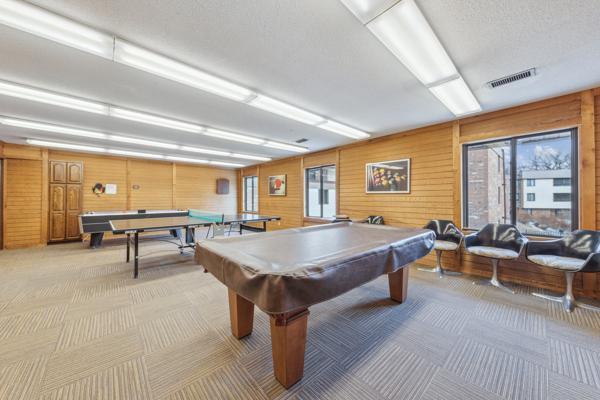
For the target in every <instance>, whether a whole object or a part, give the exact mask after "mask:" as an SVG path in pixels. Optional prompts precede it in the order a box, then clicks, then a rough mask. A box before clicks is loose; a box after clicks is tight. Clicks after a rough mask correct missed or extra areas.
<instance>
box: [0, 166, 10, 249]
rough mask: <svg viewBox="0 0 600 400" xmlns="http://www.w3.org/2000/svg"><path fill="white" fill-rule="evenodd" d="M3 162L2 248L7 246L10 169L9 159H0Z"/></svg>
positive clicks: (0, 181) (0, 180) (1, 181)
mask: <svg viewBox="0 0 600 400" xmlns="http://www.w3.org/2000/svg"><path fill="white" fill-rule="evenodd" d="M0 162H2V177H1V178H2V179H0V183H1V184H2V249H5V248H6V211H7V205H8V204H7V196H6V191H7V190H6V189H7V188H6V171H7V169H8V160H7V159H6V158H4V159H2V160H0Z"/></svg>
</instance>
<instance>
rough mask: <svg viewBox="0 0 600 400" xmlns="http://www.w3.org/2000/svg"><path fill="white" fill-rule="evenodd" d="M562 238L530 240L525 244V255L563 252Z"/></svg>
mask: <svg viewBox="0 0 600 400" xmlns="http://www.w3.org/2000/svg"><path fill="white" fill-rule="evenodd" d="M563 243H564V242H563V240H562V239H557V240H532V241H530V242H529V243H528V244H527V250H526V256H527V257H529V256H535V255H540V254H556V255H560V254H562V253H563Z"/></svg>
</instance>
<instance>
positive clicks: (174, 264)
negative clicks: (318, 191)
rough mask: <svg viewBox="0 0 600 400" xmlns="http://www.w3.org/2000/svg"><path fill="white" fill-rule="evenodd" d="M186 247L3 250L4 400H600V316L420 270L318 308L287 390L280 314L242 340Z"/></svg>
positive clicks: (0, 382) (0, 391)
mask: <svg viewBox="0 0 600 400" xmlns="http://www.w3.org/2000/svg"><path fill="white" fill-rule="evenodd" d="M142 246H143V247H142V248H143V253H146V254H147V253H148V251H149V250H165V249H166V250H171V251H170V252H168V253H166V255H165V254H164V255H162V256H161V255H156V256H155V257H154V258H152V257H150V258H146V259H144V261H143V263H142V270H141V274H140V279H138V280H134V279H132V276H131V266H130V265H128V264H125V263H124V247H123V246H121V245H109V246H106V247H104V248H102V249H98V250H90V249H88V248H86V247H84V246H83V245H82V244H80V243H72V244H64V245H54V246H49V247H47V248H41V249H27V250H15V251H2V252H0V277H1V278H0V279H1V280H0V399H2V400H12V399H44V400H46V399H48V400H50V399H73V400H85V399H106V400H108V399H154V400H162V399H177V400H184V399H344V400H349V399H380V400H384V399H423V400H431V399H456V400H466V399H528V400H533V399H544V400H545V399H560V400H565V399H577V400H585V399H590V400H591V399H594V400H598V399H600V315H599V314H595V313H593V312H589V311H586V310H581V309H578V310H576V311H575V313H573V314H566V313H564V312H563V311H562V310H561V309H560V307H559V306H558V305H555V304H551V303H547V302H545V301H543V300H541V299H537V298H534V297H532V296H530V295H528V292H529V289H528V288H523V287H521V288H519V293H518V294H516V295H510V294H507V293H504V292H501V291H498V290H496V289H493V288H484V287H479V286H474V285H472V284H471V281H470V280H469V279H468V278H448V279H445V280H439V279H437V278H435V277H434V276H433V275H430V274H427V273H424V272H419V271H417V270H416V269H413V270H411V277H410V283H409V298H408V301H407V302H406V303H405V304H402V305H398V304H396V303H394V302H392V301H390V300H388V289H387V280H386V278H385V277H382V278H380V279H377V280H376V281H374V282H372V283H370V284H367V285H365V286H363V287H361V288H358V289H355V290H353V291H351V292H349V293H347V294H345V295H343V296H341V297H338V298H336V299H334V300H332V301H329V302H326V303H323V304H319V305H316V306H314V307H313V308H312V309H311V315H310V318H309V321H310V322H309V338H308V347H307V352H306V369H305V376H304V379H303V380H302V381H301V383H299V384H297V385H296V386H294V387H293V388H292V389H291V390H288V391H286V390H284V389H283V388H282V387H281V386H280V385H279V384H278V383H277V382H276V381H275V379H274V377H273V374H272V366H271V347H270V338H269V328H268V319H267V318H266V316H265V315H264V314H263V313H262V312H260V311H256V317H255V330H254V333H253V334H252V335H251V336H250V337H248V338H247V339H244V340H242V341H238V340H236V339H234V338H233V337H232V336H231V335H230V333H229V318H228V310H227V293H226V289H225V287H224V286H223V285H221V284H220V283H219V282H217V281H216V280H215V279H214V278H213V277H212V276H211V275H209V274H205V273H203V272H202V271H201V269H200V268H198V266H196V265H194V263H193V261H192V258H191V257H189V256H187V257H181V256H179V255H178V254H177V253H176V252H174V251H172V249H171V248H170V247H168V245H166V244H162V243H158V242H148V243H144V244H143V245H142Z"/></svg>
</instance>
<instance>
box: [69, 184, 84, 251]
mask: <svg viewBox="0 0 600 400" xmlns="http://www.w3.org/2000/svg"><path fill="white" fill-rule="evenodd" d="M81 195H82V193H81V185H67V210H66V218H67V220H66V224H67V226H66V231H67V232H66V238H67V239H78V238H79V214H81V197H82V196H81Z"/></svg>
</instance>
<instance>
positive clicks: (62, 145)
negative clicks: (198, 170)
mask: <svg viewBox="0 0 600 400" xmlns="http://www.w3.org/2000/svg"><path fill="white" fill-rule="evenodd" d="M26 142H27V143H28V144H30V145H33V146H41V147H47V148H52V149H64V150H74V151H86V152H93V153H106V154H112V155H119V156H126V157H138V158H152V159H156V160H169V161H179V162H186V163H194V164H211V165H219V166H224V167H235V168H241V167H245V166H246V165H245V164H239V163H232V162H227V161H219V160H210V161H209V160H202V159H196V158H190V157H182V156H172V155H164V154H155V153H144V152H139V151H131V150H122V149H113V148H104V147H95V146H84V145H79V144H72V143H62V142H51V141H47V140H38V139H26Z"/></svg>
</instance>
